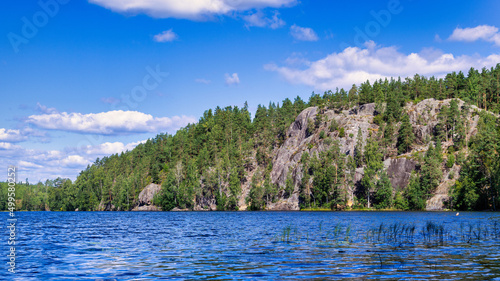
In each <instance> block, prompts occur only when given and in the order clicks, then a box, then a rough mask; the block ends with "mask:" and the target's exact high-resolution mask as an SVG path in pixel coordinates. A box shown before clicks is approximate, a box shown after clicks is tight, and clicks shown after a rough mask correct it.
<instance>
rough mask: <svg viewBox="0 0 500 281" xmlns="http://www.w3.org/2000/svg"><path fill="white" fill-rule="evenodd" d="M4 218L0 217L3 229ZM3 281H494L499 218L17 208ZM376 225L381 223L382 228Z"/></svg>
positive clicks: (499, 274)
mask: <svg viewBox="0 0 500 281" xmlns="http://www.w3.org/2000/svg"><path fill="white" fill-rule="evenodd" d="M7 216H8V213H0V219H2V221H3V222H4V225H6V223H7V218H8V217H7ZM16 216H17V218H18V221H17V224H18V225H17V236H18V239H19V240H18V241H17V242H18V244H17V246H16V251H17V258H16V271H17V273H16V274H11V273H8V272H7V266H6V262H7V257H6V255H7V254H8V248H7V242H6V241H7V239H8V232H7V231H6V230H5V228H4V231H2V233H3V237H4V238H0V239H1V240H2V241H3V242H1V245H0V251H1V257H2V258H1V259H0V261H1V264H2V268H1V269H0V270H2V273H0V278H3V279H4V280H30V279H32V280H39V279H43V280H62V279H66V280H68V279H69V280H71V279H75V280H76V279H85V278H87V279H92V280H154V279H158V278H168V279H174V280H176V279H178V280H184V279H191V280H192V279H221V280H227V279H255V280H261V279H270V280H279V279H284V278H290V279H307V280H310V279H318V280H324V279H342V278H345V279H350V278H352V279H380V278H391V279H400V278H406V279H408V278H411V279H471V280H477V279H482V280H484V279H492V280H500V213H475V212H474V213H460V215H459V216H456V213H454V212H453V213H451V212H185V213H176V212H158V213H156V212H155V213H137V212H67V213H66V212H17V213H16ZM382 223H383V225H382V226H381V224H382Z"/></svg>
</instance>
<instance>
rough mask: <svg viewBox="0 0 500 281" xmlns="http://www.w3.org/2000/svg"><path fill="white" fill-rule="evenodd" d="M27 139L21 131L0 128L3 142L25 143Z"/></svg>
mask: <svg viewBox="0 0 500 281" xmlns="http://www.w3.org/2000/svg"><path fill="white" fill-rule="evenodd" d="M26 139H27V137H26V136H25V135H24V134H23V133H22V132H21V131H20V130H11V129H4V128H0V141H1V142H20V141H25V140H26Z"/></svg>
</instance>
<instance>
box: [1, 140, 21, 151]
mask: <svg viewBox="0 0 500 281" xmlns="http://www.w3.org/2000/svg"><path fill="white" fill-rule="evenodd" d="M20 148H21V147H20V146H19V145H15V144H12V143H9V142H0V150H14V149H20Z"/></svg>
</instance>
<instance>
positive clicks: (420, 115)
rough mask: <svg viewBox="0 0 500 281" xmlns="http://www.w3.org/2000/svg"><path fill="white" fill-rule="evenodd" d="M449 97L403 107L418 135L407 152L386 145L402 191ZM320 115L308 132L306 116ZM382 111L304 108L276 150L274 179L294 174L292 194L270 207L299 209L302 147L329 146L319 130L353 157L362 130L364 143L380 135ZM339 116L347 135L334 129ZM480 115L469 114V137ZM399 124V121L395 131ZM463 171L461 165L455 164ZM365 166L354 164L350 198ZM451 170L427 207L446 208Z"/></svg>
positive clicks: (388, 167) (278, 181)
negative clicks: (376, 119) (316, 125)
mask: <svg viewBox="0 0 500 281" xmlns="http://www.w3.org/2000/svg"><path fill="white" fill-rule="evenodd" d="M450 102H451V99H448V100H442V101H438V100H435V99H426V100H423V101H421V102H419V103H417V104H413V103H408V104H407V105H406V106H405V109H404V110H405V112H407V113H408V115H409V117H410V122H411V124H412V127H413V132H414V134H415V137H416V138H415V144H414V146H413V149H412V151H410V152H409V153H406V154H403V155H399V156H397V155H396V152H395V151H396V147H395V142H394V144H393V146H392V147H388V149H389V150H390V151H392V156H391V157H389V158H387V159H386V160H385V161H384V165H385V169H386V170H387V173H388V175H389V178H390V180H391V184H392V186H393V187H394V189H395V191H401V190H404V189H405V188H406V186H407V185H408V182H409V179H410V175H411V173H412V171H414V170H415V169H416V168H417V166H418V162H417V160H416V159H414V155H413V154H414V153H416V152H420V153H425V151H426V150H427V148H428V146H429V144H430V143H432V136H433V134H434V130H435V127H436V125H437V124H438V123H439V120H438V115H439V112H440V111H441V109H442V107H443V106H448V105H449V104H450ZM463 104H464V102H463V101H461V100H458V106H459V108H461V107H462V106H463ZM471 111H481V109H479V108H477V107H475V106H471ZM318 114H323V115H324V116H323V120H324V122H322V124H321V125H320V126H319V128H317V129H315V131H314V132H313V133H312V134H311V135H307V133H306V130H307V124H308V121H309V120H311V121H313V122H314V121H315V120H316V117H317V115H318ZM377 114H378V112H377V110H376V106H375V104H374V103H371V104H364V105H361V106H356V107H354V108H351V109H350V110H344V111H341V112H336V111H333V110H326V111H324V112H322V113H320V112H319V109H318V108H317V107H310V108H307V109H305V110H304V111H302V112H301V113H300V114H299V115H298V116H297V118H296V119H295V121H294V122H293V123H292V124H291V125H290V127H289V128H288V131H287V139H286V140H285V142H284V143H283V144H282V145H281V146H280V147H278V148H276V149H275V150H274V157H273V169H272V172H271V181H272V183H274V184H277V185H279V186H280V187H284V186H285V181H286V178H287V176H288V175H291V177H292V179H293V183H294V187H295V188H294V193H293V194H292V195H291V196H290V197H289V198H283V197H282V198H281V199H279V200H278V201H277V202H275V203H272V204H269V205H268V206H267V208H268V209H269V210H298V209H299V201H298V198H299V185H300V183H301V181H302V173H303V172H302V165H301V164H300V159H301V157H302V154H303V153H304V152H308V153H309V155H310V156H313V155H315V154H317V153H319V152H322V151H326V150H328V149H329V145H327V144H325V142H324V139H320V137H319V135H320V132H321V131H324V132H325V134H326V137H325V139H327V138H330V139H333V140H338V141H339V144H340V150H341V152H342V153H344V154H345V155H350V156H354V147H355V146H356V142H357V134H358V130H361V133H362V142H363V145H365V144H366V140H367V139H368V138H369V137H370V135H374V134H377V133H378V131H379V126H378V125H376V124H375V123H374V122H373V118H374V117H375V116H376V115H377ZM334 119H335V120H336V121H337V123H338V124H339V127H341V128H343V129H344V132H345V134H344V136H343V137H340V136H339V132H337V131H334V132H330V130H329V125H330V122H331V121H332V120H334ZM478 120H479V117H478V116H477V115H476V116H470V117H469V125H468V127H467V136H468V138H470V137H471V136H473V135H474V134H475V133H476V132H477V129H476V127H477V123H478ZM398 128H399V124H396V125H395V131H396V132H397V130H398ZM450 145H452V144H451V143H443V149H446V148H447V147H448V146H450ZM454 169H456V170H457V171H456V172H455V174H457V175H458V174H459V170H460V167H456V168H454ZM363 172H364V171H363V168H358V169H356V174H355V177H354V178H355V181H356V182H355V184H354V186H352V187H348V193H349V196H350V198H349V200H351V201H352V199H353V198H352V197H353V194H354V192H355V191H356V190H355V189H356V188H357V186H359V181H360V180H361V178H362V176H363ZM447 175H448V173H447V171H446V169H445V167H444V166H443V179H442V182H441V185H440V187H439V188H438V189H437V190H436V191H435V194H434V197H435V198H434V197H433V198H431V199H430V200H428V209H429V210H441V209H443V206H444V205H443V202H445V201H446V200H447V199H448V195H447V194H448V190H449V187H450V186H451V185H452V183H453V182H454V180H455V179H449V178H448V177H447Z"/></svg>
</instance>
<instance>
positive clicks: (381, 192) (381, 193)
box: [374, 172, 393, 209]
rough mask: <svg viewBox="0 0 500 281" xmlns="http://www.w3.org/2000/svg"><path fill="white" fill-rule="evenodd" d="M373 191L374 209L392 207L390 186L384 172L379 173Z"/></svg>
mask: <svg viewBox="0 0 500 281" xmlns="http://www.w3.org/2000/svg"><path fill="white" fill-rule="evenodd" d="M375 188H376V191H375V198H374V199H375V204H374V206H375V208H377V209H388V208H391V207H392V205H393V195H392V185H391V181H390V180H389V176H388V175H387V173H386V172H382V173H381V177H380V180H379V181H378V182H377V185H376V187H375Z"/></svg>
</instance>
